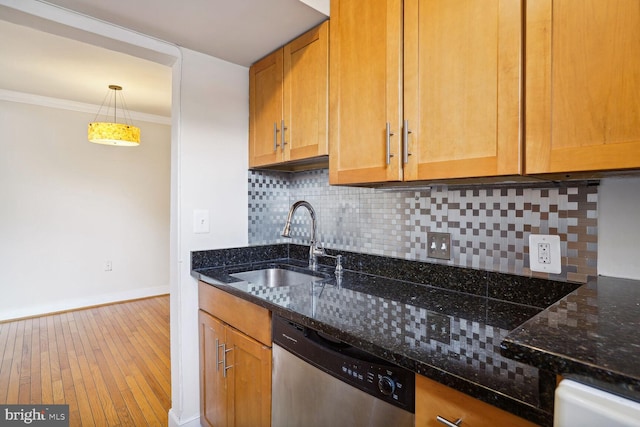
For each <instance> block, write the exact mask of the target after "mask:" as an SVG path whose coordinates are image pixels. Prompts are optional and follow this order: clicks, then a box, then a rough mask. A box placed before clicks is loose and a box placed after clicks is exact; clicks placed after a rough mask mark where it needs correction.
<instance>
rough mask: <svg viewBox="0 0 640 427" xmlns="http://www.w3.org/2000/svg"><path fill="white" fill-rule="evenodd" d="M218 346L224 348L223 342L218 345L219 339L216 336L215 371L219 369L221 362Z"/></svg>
mask: <svg viewBox="0 0 640 427" xmlns="http://www.w3.org/2000/svg"><path fill="white" fill-rule="evenodd" d="M220 347H223V348H224V344H222V345H220V341H219V340H218V338H216V372H217V371H219V370H220V365H221V364H222V362H221V361H220Z"/></svg>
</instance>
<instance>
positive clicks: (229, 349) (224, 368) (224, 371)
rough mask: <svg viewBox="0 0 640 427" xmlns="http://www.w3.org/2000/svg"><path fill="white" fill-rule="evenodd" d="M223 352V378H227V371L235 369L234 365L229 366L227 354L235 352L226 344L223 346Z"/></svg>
mask: <svg viewBox="0 0 640 427" xmlns="http://www.w3.org/2000/svg"><path fill="white" fill-rule="evenodd" d="M222 351H223V354H224V356H223V357H222V376H223V377H225V378H227V369H230V368H233V365H229V366H227V353H229V352H230V351H233V349H232V348H227V345H226V344H222Z"/></svg>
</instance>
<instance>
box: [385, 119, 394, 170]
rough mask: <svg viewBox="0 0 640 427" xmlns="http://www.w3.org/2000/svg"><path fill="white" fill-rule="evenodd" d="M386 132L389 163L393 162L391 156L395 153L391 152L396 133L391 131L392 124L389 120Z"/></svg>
mask: <svg viewBox="0 0 640 427" xmlns="http://www.w3.org/2000/svg"><path fill="white" fill-rule="evenodd" d="M386 133H387V164H391V158H392V157H393V154H391V137H392V136H393V135H394V133H393V132H391V124H390V123H389V122H387V129H386Z"/></svg>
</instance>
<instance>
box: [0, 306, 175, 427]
mask: <svg viewBox="0 0 640 427" xmlns="http://www.w3.org/2000/svg"><path fill="white" fill-rule="evenodd" d="M170 369H171V367H170V350H169V296H160V297H154V298H147V299H142V300H136V301H130V302H125V303H119V304H113V305H105V306H100V307H94V308H90V309H85V310H77V311H70V312H66V313H60V314H54V315H49V316H42V317H37V318H31V319H25V320H18V321H12V322H5V323H0V404H68V405H69V419H70V425H71V426H80V425H83V426H109V427H111V426H144V425H150V426H166V425H167V413H168V411H169V408H170V406H171V375H170V373H171V370H170Z"/></svg>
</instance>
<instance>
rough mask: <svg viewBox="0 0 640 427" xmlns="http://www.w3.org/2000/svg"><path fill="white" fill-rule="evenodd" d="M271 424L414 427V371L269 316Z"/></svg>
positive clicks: (280, 426)
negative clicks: (270, 330) (270, 321)
mask: <svg viewBox="0 0 640 427" xmlns="http://www.w3.org/2000/svg"><path fill="white" fill-rule="evenodd" d="M272 384H273V385H272V391H273V395H272V402H273V403H272V413H271V414H272V415H271V420H272V426H273V427H327V426H331V427H340V426H345V427H359V426H362V427H364V426H367V427H374V426H384V427H388V426H395V427H403V426H407V427H413V424H414V418H415V415H414V413H415V410H414V408H415V374H414V373H413V372H411V371H409V370H407V369H404V368H401V367H399V366H396V365H394V364H391V363H389V362H387V361H385V360H382V359H380V358H377V357H375V356H372V355H370V354H369V353H366V352H364V351H361V350H358V349H356V348H354V347H352V346H350V345H347V344H345V343H342V342H340V341H338V340H335V339H333V338H332V337H330V336H327V335H324V334H323V333H321V332H317V331H315V330H313V329H310V328H307V327H304V326H302V325H299V324H297V323H294V322H291V321H289V320H286V319H284V318H282V317H279V316H274V317H273V381H272Z"/></svg>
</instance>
